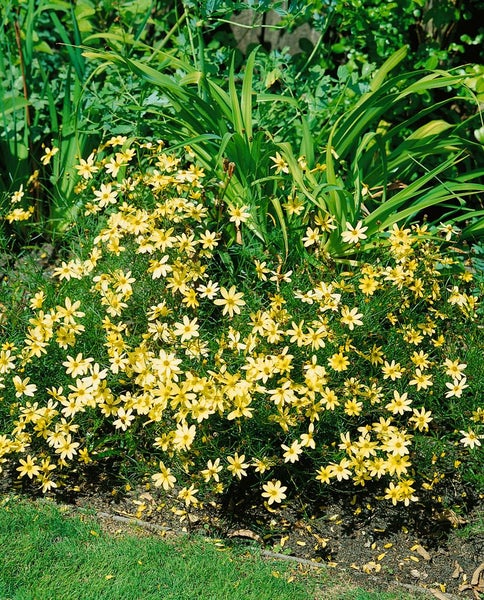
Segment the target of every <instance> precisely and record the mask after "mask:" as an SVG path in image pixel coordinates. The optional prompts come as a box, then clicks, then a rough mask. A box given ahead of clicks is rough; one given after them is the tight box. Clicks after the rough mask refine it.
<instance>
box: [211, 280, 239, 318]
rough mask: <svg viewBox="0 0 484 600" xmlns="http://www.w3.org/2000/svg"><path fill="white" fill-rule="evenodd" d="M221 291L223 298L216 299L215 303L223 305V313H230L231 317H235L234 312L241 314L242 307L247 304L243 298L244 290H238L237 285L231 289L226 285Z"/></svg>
mask: <svg viewBox="0 0 484 600" xmlns="http://www.w3.org/2000/svg"><path fill="white" fill-rule="evenodd" d="M220 293H221V295H222V298H217V300H214V304H216V305H217V306H223V312H222V314H223V315H227V314H228V315H229V317H233V316H234V314H240V307H241V306H244V305H245V301H244V300H242V298H243V296H244V294H243V293H242V292H237V290H236V288H235V285H233V286H232V287H231V288H230V289H229V290H227V289H226V288H224V287H222V288H220Z"/></svg>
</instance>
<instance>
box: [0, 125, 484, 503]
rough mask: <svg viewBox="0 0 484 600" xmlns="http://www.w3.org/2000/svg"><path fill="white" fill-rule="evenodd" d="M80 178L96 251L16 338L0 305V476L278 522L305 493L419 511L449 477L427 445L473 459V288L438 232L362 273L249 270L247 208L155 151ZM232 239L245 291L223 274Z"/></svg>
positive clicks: (37, 295) (415, 230) (399, 236)
mask: <svg viewBox="0 0 484 600" xmlns="http://www.w3.org/2000/svg"><path fill="white" fill-rule="evenodd" d="M78 171H79V176H80V183H79V185H78V192H79V194H80V197H82V198H84V199H85V204H84V212H85V218H86V230H87V231H90V232H91V233H92V244H85V245H84V246H83V244H82V243H81V242H79V244H78V246H77V250H76V252H77V254H76V253H75V252H74V253H73V255H71V256H70V257H69V258H68V259H67V260H65V261H62V262H61V263H60V264H59V265H58V266H57V267H56V268H55V269H54V270H53V272H52V280H51V281H50V282H47V283H46V284H45V286H43V287H42V288H41V289H38V290H34V291H33V292H32V294H31V297H30V298H29V299H28V300H27V302H28V308H27V307H26V308H25V311H24V315H23V317H22V319H23V321H22V322H23V323H24V328H23V330H22V328H21V327H19V319H20V317H18V316H17V320H16V321H15V323H16V325H15V328H14V329H15V330H14V331H8V326H7V325H6V324H7V323H8V322H9V320H10V319H9V308H8V306H4V307H3V312H4V314H3V320H2V323H3V325H2V327H3V331H4V334H3V336H4V340H3V342H2V345H1V349H0V384H1V387H2V388H3V390H2V391H3V399H2V402H1V404H0V418H1V419H2V423H3V434H2V435H1V436H0V463H1V464H0V467H3V469H5V470H6V471H10V472H12V471H13V472H16V474H17V476H18V477H19V478H21V479H23V480H30V481H31V482H32V483H33V484H35V485H38V486H39V487H40V488H41V489H42V491H44V492H47V491H49V490H52V489H54V488H56V487H58V486H61V485H64V484H65V482H66V481H68V479H69V475H70V474H72V473H73V472H79V470H80V468H81V466H82V465H85V464H89V463H91V462H95V461H96V460H99V459H101V458H103V457H105V456H108V455H111V456H116V457H117V459H118V460H119V462H120V463H123V461H136V462H137V463H138V464H139V465H140V468H144V469H145V470H146V472H147V473H148V474H149V475H150V477H151V479H152V483H153V484H154V485H155V486H157V487H160V488H162V489H164V490H166V491H170V490H172V489H174V488H175V489H176V490H177V491H178V498H179V499H180V500H181V501H182V502H183V503H184V504H185V505H186V506H190V505H193V504H197V503H198V502H199V501H201V500H203V499H204V498H206V497H207V495H208V494H209V493H214V492H215V493H222V492H224V491H225V490H226V489H227V488H228V486H229V485H231V484H233V483H235V484H237V483H239V482H240V483H241V482H243V481H245V482H246V483H247V485H251V486H254V487H255V488H257V489H258V490H259V493H260V494H261V499H262V500H263V501H265V502H267V505H272V504H274V503H276V504H277V503H280V502H282V501H283V500H284V499H285V498H286V497H287V496H288V494H290V493H291V486H294V483H295V484H296V485H301V486H302V485H303V484H304V482H307V481H313V482H314V484H315V485H320V486H344V485H351V486H357V487H359V488H365V489H366V488H367V487H368V486H369V485H370V482H372V485H374V486H375V489H376V490H379V491H378V493H379V494H380V495H381V497H384V498H386V499H388V500H390V501H391V502H393V503H394V504H396V503H398V502H403V503H405V504H409V503H410V502H411V501H413V500H415V499H416V498H417V493H418V487H419V486H420V485H423V486H424V487H425V486H426V487H431V486H432V485H433V483H434V481H435V479H436V478H437V479H438V477H437V476H436V475H435V473H434V471H435V469H434V467H433V466H432V459H431V458H430V457H428V456H427V455H426V454H425V452H423V451H422V450H421V449H422V448H425V447H426V446H425V444H427V446H428V447H429V448H432V444H433V443H434V442H435V441H436V440H442V439H448V440H449V443H450V444H451V446H452V447H454V448H455V455H456V460H457V459H459V460H460V461H461V462H463V461H464V460H465V456H466V455H467V454H468V453H474V452H477V451H479V449H480V448H479V447H480V446H481V441H480V440H481V438H482V429H483V423H484V409H483V407H482V406H481V405H479V402H480V398H479V394H478V390H477V389H474V380H473V374H472V373H467V369H466V367H467V365H466V363H465V362H464V360H463V358H462V353H463V351H464V347H463V344H462V341H461V337H460V331H461V330H463V329H464V328H465V327H470V326H472V325H473V322H474V320H475V318H476V310H477V297H476V295H475V294H474V293H473V292H472V279H473V277H472V273H470V272H469V271H467V270H465V269H464V268H463V267H462V266H460V265H459V264H458V263H457V262H456V261H455V259H452V258H448V257H445V256H443V255H442V253H441V252H440V251H439V245H438V242H437V241H436V238H435V236H434V235H432V233H431V232H429V231H428V230H427V229H426V228H425V227H418V226H412V227H409V228H399V227H397V226H394V227H393V229H392V230H391V231H389V232H383V234H382V241H381V246H380V247H379V248H378V249H377V250H376V251H375V256H374V260H373V262H371V263H370V262H367V263H362V264H359V265H358V266H355V267H354V269H353V271H351V272H349V271H342V272H336V271H329V270H327V269H326V270H325V269H323V268H322V267H318V266H311V265H309V264H308V265H304V266H299V267H295V268H294V269H293V271H294V272H292V271H287V270H284V269H283V267H282V264H281V262H278V259H277V257H271V255H270V254H269V253H264V252H262V251H261V250H260V249H259V251H258V253H257V252H256V250H257V248H256V246H254V252H253V256H250V260H247V254H250V253H251V249H250V248H249V249H245V247H244V245H243V238H242V235H241V231H242V228H246V230H247V231H248V232H250V226H251V218H252V217H251V210H250V207H246V206H228V205H224V203H223V201H221V200H220V199H219V198H217V190H215V191H213V190H212V191H211V190H210V188H209V186H205V185H204V172H203V170H202V169H200V168H198V167H197V166H196V165H194V164H186V163H184V162H182V159H181V158H180V157H177V156H173V155H168V154H166V153H165V152H164V149H163V146H162V144H159V145H154V144H149V143H147V144H143V143H137V142H135V141H133V140H131V141H130V140H126V139H125V138H119V137H115V138H112V139H111V140H109V141H108V142H107V143H106V144H105V145H104V146H103V147H102V148H100V149H99V151H98V152H96V153H93V154H91V155H90V156H89V157H88V158H87V159H86V160H81V162H80V164H79V166H78ZM14 210H18V209H17V208H15V209H14ZM23 210H24V211H28V210H29V209H28V206H27V207H24V208H23ZM7 218H9V219H10V218H13V217H12V213H10V214H9V215H8V216H7ZM224 221H225V222H224ZM228 226H232V227H235V228H236V230H237V234H238V238H239V242H240V243H239V247H240V248H241V250H244V252H245V256H246V258H245V259H244V260H245V262H243V265H242V268H241V270H240V273H241V276H240V277H239V278H235V277H234V276H233V274H231V273H230V272H227V270H226V269H225V267H224V262H223V260H222V259H221V257H222V256H223V252H225V251H226V250H225V248H224V244H225V241H224V240H225V238H224V231H225V230H224V228H225V227H228ZM83 235H85V231H83V232H82V235H81V239H82V236H83ZM363 235H364V228H362V227H361V224H359V223H358V224H355V225H354V226H348V234H347V235H346V236H345V238H347V240H346V241H348V242H351V243H354V244H355V247H357V244H358V243H359V240H360V239H361V238H362V236H363ZM15 310H17V313H18V309H15ZM22 319H21V320H22ZM464 399H465V403H464V402H463V400H464ZM461 402H462V405H463V406H465V407H466V408H465V410H462V409H461V407H460V406H459V405H460V403H461ZM430 454H431V455H432V452H430ZM426 456H427V458H428V460H427V461H425V460H423V458H425V457H426ZM456 465H457V463H456ZM456 468H457V467H456ZM375 482H376V483H375ZM365 486H366V487H365Z"/></svg>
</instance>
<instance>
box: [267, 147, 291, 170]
mask: <svg viewBox="0 0 484 600" xmlns="http://www.w3.org/2000/svg"><path fill="white" fill-rule="evenodd" d="M270 159H271V160H272V161H273V162H274V165H273V166H272V167H271V168H272V169H275V170H276V171H275V173H276V175H278V174H279V173H289V165H288V164H287V162H286V161H285V160H284V159H283V158H282V156H281V155H280V154H279V152H276V155H275V156H271V157H270Z"/></svg>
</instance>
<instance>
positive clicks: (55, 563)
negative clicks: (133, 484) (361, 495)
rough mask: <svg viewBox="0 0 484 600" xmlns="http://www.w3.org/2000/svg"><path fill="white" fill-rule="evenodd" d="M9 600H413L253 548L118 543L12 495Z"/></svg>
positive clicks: (7, 515)
mask: <svg viewBox="0 0 484 600" xmlns="http://www.w3.org/2000/svg"><path fill="white" fill-rule="evenodd" d="M0 561H1V565H2V568H1V570H0V598H1V599H2V600H27V599H29V600H30V599H32V600H33V599H34V598H35V600H43V599H45V600H61V599H62V600H70V599H73V600H111V599H112V600H119V599H120V598H122V599H123V600H141V599H143V600H150V599H155V598H156V599H157V600H159V599H160V598H163V599H170V598H173V599H176V600H183V599H185V598H186V599H188V598H189V599H192V598H197V599H199V600H212V599H220V600H222V599H229V598H230V600H238V599H252V598H254V599H255V598H257V599H258V600H264V599H266V598H267V599H268V600H269V599H270V600H285V599H287V600H299V599H300V600H303V599H304V600H305V599H308V598H314V599H319V600H323V599H326V598H332V599H334V600H338V599H340V600H349V599H351V600H397V598H398V599H399V600H410V599H411V598H412V596H409V595H403V594H402V593H401V592H399V593H397V594H395V593H380V592H371V591H366V590H363V589H359V588H358V589H357V588H353V587H350V586H347V585H345V587H344V588H343V587H342V586H341V582H339V583H337V582H336V581H335V580H334V579H332V578H330V577H329V575H328V573H327V572H325V571H324V569H323V568H322V569H311V568H310V569H308V568H307V567H305V568H304V570H300V569H298V568H297V567H294V565H293V564H290V563H285V562H284V561H274V560H265V559H264V560H262V559H261V556H260V555H258V554H257V552H256V551H255V550H253V549H250V550H248V549H247V547H243V546H234V547H230V548H228V547H226V546H223V547H221V548H219V547H217V546H216V544H215V543H214V542H213V541H209V540H205V539H202V538H192V537H188V536H184V537H178V538H176V540H172V539H171V540H168V539H161V538H159V537H156V536H153V537H137V536H136V535H135V533H134V532H133V534H128V535H122V536H113V535H109V534H108V533H106V532H105V531H103V530H102V528H101V525H100V523H99V522H98V521H96V520H95V519H93V518H91V517H84V516H82V515H81V516H79V517H78V516H76V517H73V516H71V515H69V514H68V513H67V511H66V510H63V509H62V508H61V507H59V506H57V505H55V504H54V503H52V502H50V501H46V500H43V501H40V502H35V503H34V502H32V501H26V500H22V499H19V498H15V497H12V496H7V497H5V498H4V499H3V500H2V502H1V506H0Z"/></svg>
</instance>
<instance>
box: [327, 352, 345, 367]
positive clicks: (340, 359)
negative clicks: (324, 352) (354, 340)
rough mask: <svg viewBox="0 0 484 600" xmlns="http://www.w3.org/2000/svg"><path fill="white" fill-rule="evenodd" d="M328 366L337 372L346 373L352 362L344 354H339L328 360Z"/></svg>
mask: <svg viewBox="0 0 484 600" xmlns="http://www.w3.org/2000/svg"><path fill="white" fill-rule="evenodd" d="M328 364H329V366H330V367H331V368H332V369H334V370H335V371H346V369H347V368H348V365H349V364H350V361H349V359H348V357H347V356H345V355H344V354H343V353H342V352H337V353H335V354H333V356H331V357H330V358H329V359H328Z"/></svg>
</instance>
